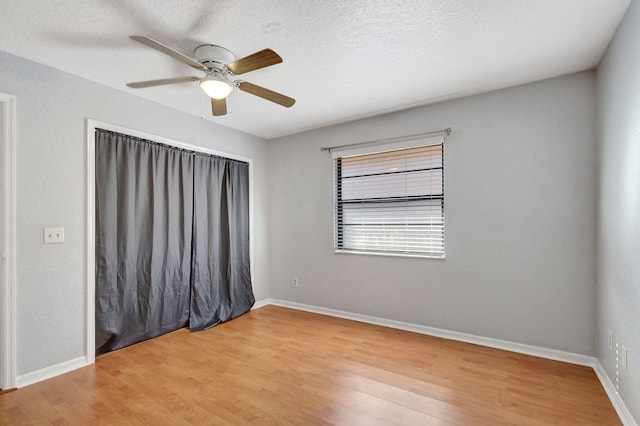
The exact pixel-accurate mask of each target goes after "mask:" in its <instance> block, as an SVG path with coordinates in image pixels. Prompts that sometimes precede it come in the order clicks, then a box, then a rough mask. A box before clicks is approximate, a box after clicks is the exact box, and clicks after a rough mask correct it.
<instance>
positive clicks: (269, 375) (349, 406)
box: [0, 306, 621, 426]
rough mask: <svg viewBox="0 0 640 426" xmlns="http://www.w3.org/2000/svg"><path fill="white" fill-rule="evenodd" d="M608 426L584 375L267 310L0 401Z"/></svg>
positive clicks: (36, 419)
mask: <svg viewBox="0 0 640 426" xmlns="http://www.w3.org/2000/svg"><path fill="white" fill-rule="evenodd" d="M249 423H251V424H282V425H330V424H344V425H376V424H389V425H411V424H419V425H431V424H433V425H501V424H504V425H507V424H511V425H514V424H515V425H536V426H539V425H547V424H581V425H590V424H591V425H619V424H621V423H620V420H619V418H618V417H617V415H616V412H615V410H614V408H613V406H612V405H611V402H610V401H609V400H608V398H607V395H606V393H605V391H604V389H603V388H602V386H601V385H600V383H599V381H598V379H597V377H596V375H595V373H594V372H593V370H592V369H590V368H587V367H581V366H576V365H570V364H566V363H562V362H557V361H551V360H546V359H541V358H536V357H531V356H527V355H521V354H517V353H513V352H507V351H501V350H497V349H491V348H486V347H482V346H477V345H471V344H467V343H461V342H455V341H451V340H446V339H440V338H435V337H431V336H424V335H420V334H415V333H410V332H406V331H401V330H394V329H389V328H385V327H379V326H374V325H370V324H364V323H358V322H353V321H348V320H343V319H339V318H333V317H327V316H322V315H317V314H312V313H308V312H301V311H296V310H291V309H286V308H281V307H276V306H266V307H263V308H260V309H257V310H254V311H251V312H249V313H248V314H246V315H244V316H242V317H240V318H238V319H236V320H233V321H230V322H228V323H225V324H221V325H219V326H217V327H214V328H212V329H210V330H206V331H202V332H198V333H189V332H188V331H187V330H178V331H176V332H173V333H170V334H167V335H165V336H161V337H159V338H156V339H153V340H149V341H146V342H142V343H139V344H136V345H133V346H130V347H128V348H125V349H122V350H119V351H115V352H111V353H108V354H105V355H102V356H99V357H98V358H97V360H96V363H95V364H94V365H91V366H88V367H85V368H82V369H79V370H76V371H73V372H70V373H67V374H65V375H62V376H59V377H56V378H53V379H50V380H46V381H44V382H40V383H36V384H34V385H31V386H28V387H25V388H22V389H18V390H16V391H14V392H8V393H3V394H0V424H2V425H4V424H7V425H8V424H11V425H14V424H15V425H20V424H26V425H38V424H47V425H58V424H59V425H79V424H82V425H84V424H96V425H100V424H127V425H146V424H149V425H238V424H249Z"/></svg>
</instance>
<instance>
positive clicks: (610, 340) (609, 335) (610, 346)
mask: <svg viewBox="0 0 640 426" xmlns="http://www.w3.org/2000/svg"><path fill="white" fill-rule="evenodd" d="M607 342H608V345H609V350H610V351H613V331H611V330H609V334H608V340H607Z"/></svg>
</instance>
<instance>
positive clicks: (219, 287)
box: [189, 155, 255, 331]
mask: <svg viewBox="0 0 640 426" xmlns="http://www.w3.org/2000/svg"><path fill="white" fill-rule="evenodd" d="M193 205H194V215H193V230H194V232H193V262H192V265H193V269H192V289H191V317H190V318H189V328H190V329H191V330H192V331H197V330H204V329H207V328H209V327H213V326H214V325H216V324H218V323H220V322H224V321H228V320H230V319H232V318H236V317H237V316H239V315H242V314H243V313H245V312H247V311H248V310H249V309H251V306H253V304H254V302H255V300H254V296H253V291H252V289H251V267H250V264H249V165H248V164H247V163H244V162H239V161H234V160H229V159H226V158H220V157H211V156H203V155H196V156H195V159H194V203H193Z"/></svg>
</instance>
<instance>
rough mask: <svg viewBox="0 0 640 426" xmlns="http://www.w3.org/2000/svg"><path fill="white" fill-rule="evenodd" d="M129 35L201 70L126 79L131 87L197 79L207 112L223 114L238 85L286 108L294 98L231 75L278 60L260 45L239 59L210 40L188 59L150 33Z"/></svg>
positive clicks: (278, 58)
mask: <svg viewBox="0 0 640 426" xmlns="http://www.w3.org/2000/svg"><path fill="white" fill-rule="evenodd" d="M130 38H131V39H132V40H135V41H137V42H139V43H142V44H144V45H146V46H148V47H151V48H152V49H156V50H157V51H159V52H162V53H164V54H166V55H169V56H171V57H173V58H175V59H178V60H179V61H182V62H184V63H185V64H187V65H189V66H191V67H193V68H195V69H197V70H199V71H202V72H204V73H205V76H204V77H194V76H190V77H176V78H165V79H161V80H148V81H138V82H135V83H127V86H129V87H131V88H134V89H141V88H145V87H152V86H161V85H164V84H175V83H186V82H190V81H199V82H200V88H201V89H202V90H203V91H204V93H206V94H207V96H209V97H210V98H211V112H212V113H213V115H215V116H220V115H225V114H226V113H227V101H226V97H227V96H229V94H230V93H231V92H232V91H233V89H234V88H238V89H240V90H242V91H243V92H247V93H250V94H252V95H255V96H259V97H261V98H263V99H266V100H268V101H271V102H275V103H277V104H279V105H282V106H284V107H287V108H289V107H291V106H292V105H293V104H295V103H296V101H295V99H293V98H290V97H288V96H285V95H283V94H280V93H278V92H274V91H272V90H269V89H265V88H264V87H260V86H257V85H255V84H252V83H249V82H247V81H244V80H234V79H233V78H234V76H236V75H240V74H244V73H247V72H249V71H255V70H258V69H260V68H265V67H268V66H271V65H275V64H279V63H280V62H282V58H281V57H280V55H278V54H277V53H276V52H274V51H273V50H271V49H264V50H261V51H259V52H256V53H254V54H252V55H249V56H246V57H244V58H242V59H236V57H235V55H234V54H233V53H231V51H229V50H227V49H225V48H224V47H221V46H216V45H214V44H204V45H202V46H198V47H197V48H196V50H195V51H194V55H195V57H196V59H192V58H190V57H189V56H187V55H184V54H182V53H180V52H178V51H177V50H175V49H173V48H171V47H169V46H167V45H165V44H163V43H160V42H159V41H157V40H154V39H152V38H150V37H145V36H135V35H134V36H130Z"/></svg>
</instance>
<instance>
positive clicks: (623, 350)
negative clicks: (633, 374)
mask: <svg viewBox="0 0 640 426" xmlns="http://www.w3.org/2000/svg"><path fill="white" fill-rule="evenodd" d="M620 352H621V353H620V358H622V359H621V361H622V366H623V367H624V368H625V369H626V368H627V356H628V355H629V354H628V353H627V347H626V346H624V345H623V346H621V347H620Z"/></svg>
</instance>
